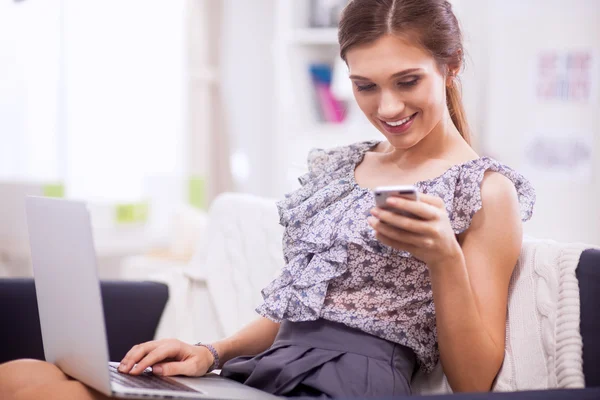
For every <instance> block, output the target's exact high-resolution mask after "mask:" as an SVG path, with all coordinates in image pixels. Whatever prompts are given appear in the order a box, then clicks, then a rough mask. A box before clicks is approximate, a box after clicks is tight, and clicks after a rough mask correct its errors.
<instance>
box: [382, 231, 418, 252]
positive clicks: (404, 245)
mask: <svg viewBox="0 0 600 400" xmlns="http://www.w3.org/2000/svg"><path fill="white" fill-rule="evenodd" d="M375 238H376V239H377V240H378V241H379V242H381V243H383V244H385V245H386V246H389V247H392V248H394V249H396V250H404V251H408V252H409V253H413V251H414V250H415V247H414V246H411V245H410V244H408V243H402V242H398V241H396V240H394V239H391V238H389V237H387V236H385V235H383V234H381V233H377V234H375Z"/></svg>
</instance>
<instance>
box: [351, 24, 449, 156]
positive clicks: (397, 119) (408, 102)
mask: <svg viewBox="0 0 600 400" xmlns="http://www.w3.org/2000/svg"><path fill="white" fill-rule="evenodd" d="M346 60H347V62H348V67H349V70H350V79H351V80H352V82H353V85H352V86H353V89H354V96H355V98H356V101H357V103H358V105H359V107H360V109H361V110H362V111H363V112H364V113H365V115H366V116H367V118H368V119H369V120H370V121H371V123H372V124H373V125H375V127H376V128H377V129H379V131H380V132H381V133H383V134H384V135H385V137H386V138H387V140H388V141H389V142H390V144H391V145H392V146H394V147H395V148H398V149H408V148H410V147H412V146H414V145H416V144H417V143H419V142H420V141H421V140H422V139H423V138H424V137H426V136H427V135H428V134H429V133H430V132H431V131H433V130H434V129H435V128H436V127H438V125H440V121H442V120H443V119H444V120H445V119H446V118H445V117H447V116H448V107H447V105H446V79H445V77H444V76H443V75H442V73H441V72H440V71H439V69H438V67H437V65H436V62H435V60H434V58H433V57H432V56H431V55H429V53H427V52H426V51H425V50H423V49H422V48H421V47H418V46H415V45H413V44H411V43H410V42H408V41H406V40H405V39H403V38H401V37H398V36H394V35H386V36H383V37H381V38H380V39H378V40H377V41H375V42H373V43H369V44H365V45H360V46H356V47H352V48H350V50H348V52H347V53H346Z"/></svg>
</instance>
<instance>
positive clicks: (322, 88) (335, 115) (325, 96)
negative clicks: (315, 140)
mask: <svg viewBox="0 0 600 400" xmlns="http://www.w3.org/2000/svg"><path fill="white" fill-rule="evenodd" d="M315 89H316V92H317V98H318V99H319V103H320V105H321V110H322V112H323V116H324V117H325V121H326V122H333V123H341V122H343V121H344V115H345V110H344V105H343V104H342V102H340V101H338V100H337V99H336V98H335V96H334V95H333V93H332V92H331V88H330V87H329V85H327V84H326V83H322V82H315Z"/></svg>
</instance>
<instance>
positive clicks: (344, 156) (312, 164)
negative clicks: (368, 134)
mask: <svg viewBox="0 0 600 400" xmlns="http://www.w3.org/2000/svg"><path fill="white" fill-rule="evenodd" d="M378 143H379V141H375V140H368V141H361V142H356V143H352V144H348V145H343V146H336V147H331V148H318V147H317V148H312V149H311V150H310V151H309V152H308V156H307V167H308V173H307V174H306V175H304V176H302V177H300V183H301V184H304V183H305V182H306V181H308V180H313V179H318V178H319V176H329V175H331V174H332V173H334V172H335V171H340V170H346V169H348V168H352V167H353V166H354V165H355V164H356V163H357V162H358V161H360V159H361V158H362V157H363V156H364V154H365V153H366V152H367V151H369V150H370V149H372V148H373V147H375V146H376V145H377V144H378Z"/></svg>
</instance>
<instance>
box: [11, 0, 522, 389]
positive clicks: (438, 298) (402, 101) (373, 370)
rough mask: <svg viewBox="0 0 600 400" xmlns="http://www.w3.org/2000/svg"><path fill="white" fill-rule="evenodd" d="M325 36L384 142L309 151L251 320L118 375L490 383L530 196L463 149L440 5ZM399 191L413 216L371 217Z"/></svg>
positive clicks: (412, 6) (46, 371) (407, 3)
mask: <svg viewBox="0 0 600 400" xmlns="http://www.w3.org/2000/svg"><path fill="white" fill-rule="evenodd" d="M339 41H340V47H341V57H342V58H343V59H344V60H345V61H346V63H347V65H348V67H349V70H350V74H351V80H352V82H353V87H354V94H355V97H356V100H357V102H358V105H359V106H360V108H361V110H362V111H363V112H364V114H365V115H366V116H367V118H368V119H369V120H370V121H371V123H372V124H373V125H374V126H375V127H376V128H377V129H378V130H379V131H380V132H381V133H382V134H383V136H384V138H385V140H384V141H381V142H365V143H357V144H354V145H350V146H346V147H340V148H336V149H332V150H329V151H322V150H315V151H313V152H311V154H310V155H309V170H310V172H309V173H308V174H307V175H305V176H302V177H301V178H300V182H301V183H302V187H301V188H300V189H299V190H297V191H296V192H293V193H291V194H290V195H289V196H287V197H286V198H285V199H284V200H283V201H281V202H280V203H279V204H278V206H279V212H280V216H281V223H282V224H283V225H284V226H285V228H286V229H285V234H284V243H283V245H284V253H285V259H286V266H285V267H284V269H283V271H282V273H281V275H280V276H279V277H278V278H277V279H275V280H274V281H273V282H272V283H271V284H270V285H269V286H268V287H266V288H265V289H264V291H263V296H264V303H263V304H262V305H261V306H260V307H259V308H258V309H257V311H258V313H259V314H260V315H261V318H259V319H258V320H256V321H255V322H253V323H252V324H250V325H249V326H247V327H246V328H244V329H243V330H241V331H240V332H239V333H237V334H236V335H234V336H233V337H230V338H227V339H224V340H221V341H219V342H216V343H213V344H212V345H204V344H203V345H197V346H193V345H189V344H185V343H182V342H180V341H177V340H174V339H173V340H160V341H153V342H149V343H144V344H141V345H138V346H135V347H134V348H133V349H131V351H129V353H128V354H127V355H126V357H125V358H124V359H123V360H122V362H121V366H120V371H121V372H122V373H129V374H133V375H136V374H140V373H141V372H142V371H143V370H144V369H145V368H146V367H148V366H153V370H154V373H156V374H160V375H177V374H182V375H190V376H200V375H203V374H205V373H206V372H207V371H208V370H211V369H213V368H215V367H221V366H222V374H223V375H225V376H227V377H230V378H232V379H236V380H239V381H241V382H244V383H245V384H248V385H252V386H255V387H258V388H260V389H262V390H265V391H269V392H272V393H274V394H276V395H282V396H302V395H305V396H322V397H342V396H343V397H368V396H383V395H392V394H409V393H410V381H411V377H412V375H413V373H414V371H415V370H416V368H422V369H424V370H425V371H431V370H432V369H433V368H434V366H435V365H436V364H437V362H438V360H441V363H442V366H443V369H444V372H445V374H446V376H447V378H448V381H449V383H450V385H451V387H452V389H453V390H454V391H487V390H490V388H491V387H492V384H493V381H494V378H495V376H496V375H497V373H498V371H499V369H500V366H501V364H502V361H503V356H504V340H505V322H506V321H505V319H506V307H507V293H508V284H509V279H510V276H511V273H512V270H513V267H514V265H515V264H516V261H517V258H518V256H519V252H520V249H521V240H522V226H521V225H522V221H524V220H527V219H529V218H530V216H531V212H532V207H533V203H534V192H533V188H532V187H531V186H530V185H529V183H528V182H527V181H526V180H525V179H524V178H523V177H522V176H521V175H519V174H518V173H517V172H515V171H513V170H512V169H510V168H508V167H506V166H504V165H502V164H500V163H499V162H497V161H495V160H492V159H490V158H486V157H483V158H480V157H479V156H478V155H477V154H476V153H475V151H473V149H472V148H471V147H470V145H469V131H468V127H467V123H466V120H465V115H464V111H463V107H462V104H461V99H460V94H459V91H458V86H457V85H458V72H459V71H460V69H461V67H462V58H463V54H464V53H463V47H462V39H461V32H460V29H459V26H458V22H457V20H456V18H455V16H454V14H453V13H452V10H451V7H450V4H449V3H448V2H447V1H442V0H396V1H394V0H387V1H384V0H379V1H375V0H354V1H352V2H350V3H349V4H348V6H347V7H346V8H345V10H344V12H343V16H342V19H341V23H340V28H339ZM398 184H414V185H415V186H416V187H417V188H418V189H419V191H420V192H421V195H420V201H418V202H415V201H410V200H406V199H400V198H396V199H392V200H391V201H390V202H389V204H388V205H389V206H390V207H395V208H397V209H399V210H402V211H407V212H410V213H412V214H414V215H416V216H417V217H418V218H409V217H406V216H401V215H398V214H396V213H393V212H390V211H385V210H383V209H379V208H374V202H373V195H372V193H371V191H370V189H371V188H373V187H375V186H381V185H398ZM135 365H137V366H135ZM5 367H6V366H2V367H0V368H4V369H2V371H0V372H2V373H0V379H3V380H4V382H3V383H2V385H7V383H6V381H9V378H10V377H8V375H11V374H12V375H11V377H12V378H13V379H18V377H19V376H23V374H27V375H31V372H32V371H34V369H37V374H38V375H39V374H40V373H41V375H42V376H47V378H45V379H46V380H45V381H43V383H45V384H46V389H47V388H48V387H49V386H48V385H55V386H54V387H55V388H59V385H63V387H62V389H61V390H64V391H65V392H64V393H67V394H75V393H76V392H77V391H78V392H77V393H78V394H79V396H80V398H90V397H91V396H93V395H95V396H97V393H92V392H87V391H86V389H85V388H84V387H83V386H82V385H81V384H79V383H77V382H72V381H67V380H66V378H65V377H64V375H62V373H60V371H58V370H57V369H56V367H53V366H51V365H48V364H46V363H42V362H26V361H17V362H14V363H12V369H10V370H9V369H7V368H5ZM19 374H20V375H19ZM15 376H16V378H15ZM19 385H20V384H19ZM19 385H14V384H13V389H12V390H14V391H16V390H21V393H25V392H27V391H29V392H28V393H30V394H31V393H34V392H35V390H36V388H35V387H29V388H27V389H24V388H23V386H19ZM67 385H70V386H69V387H67ZM0 387H2V386H0ZM5 387H6V386H5ZM38 388H39V386H38ZM57 390H58V389H57Z"/></svg>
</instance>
